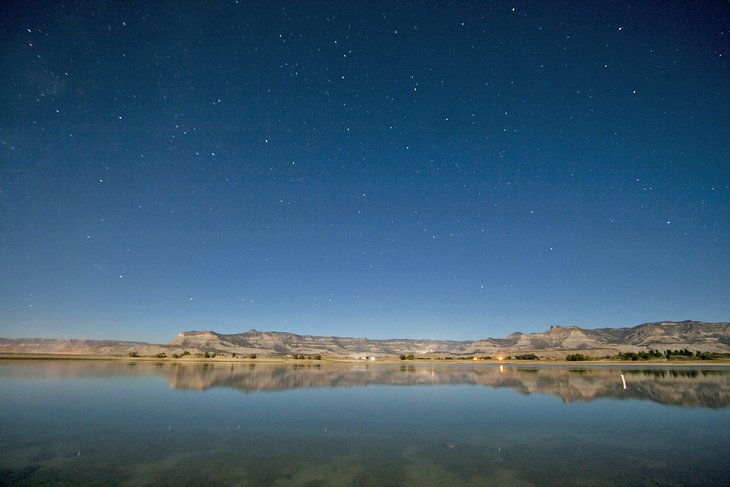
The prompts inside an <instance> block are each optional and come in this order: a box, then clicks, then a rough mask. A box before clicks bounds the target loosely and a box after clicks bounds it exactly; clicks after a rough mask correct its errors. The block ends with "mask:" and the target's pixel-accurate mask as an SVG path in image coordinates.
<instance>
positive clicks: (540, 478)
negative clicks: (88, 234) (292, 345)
mask: <svg viewBox="0 0 730 487" xmlns="http://www.w3.org/2000/svg"><path fill="white" fill-rule="evenodd" d="M621 374H624V376H625V379H626V382H627V388H626V389H623V384H622V380H621V377H620V376H621ZM729 459H730V373H728V372H726V371H724V370H706V369H682V370H676V371H670V370H665V369H656V370H647V369H627V368H624V369H618V368H614V369H607V368H594V369H567V368H562V367H547V368H545V367H543V368H535V367H528V368H525V367H513V366H504V367H503V368H502V371H500V368H499V367H495V366H485V365H475V366H472V365H469V366H463V365H441V366H432V365H427V364H418V365H405V366H401V365H400V364H397V365H370V366H367V367H366V366H362V365H358V366H348V365H342V366H338V365H327V364H322V365H321V366H318V367H315V366H305V367H292V366H276V365H264V364H257V365H256V366H254V367H250V366H249V365H248V364H235V365H233V366H231V364H214V365H205V366H204V365H201V364H182V365H176V366H175V365H172V364H165V365H155V364H149V363H134V364H132V365H128V364H125V363H115V362H83V361H59V362H56V361H23V362H15V361H12V362H11V361H3V362H0V485H4V484H8V485H36V484H39V483H51V484H53V483H64V482H71V483H74V484H81V483H85V482H86V483H89V484H94V485H98V484H99V483H108V484H122V485H160V484H182V485H200V484H202V483H208V484H217V485H274V486H279V485H281V486H285V485H505V484H507V485H626V484H633V485H658V484H661V485H727V484H728V481H729V480H730V473H729V472H730V460H729Z"/></svg>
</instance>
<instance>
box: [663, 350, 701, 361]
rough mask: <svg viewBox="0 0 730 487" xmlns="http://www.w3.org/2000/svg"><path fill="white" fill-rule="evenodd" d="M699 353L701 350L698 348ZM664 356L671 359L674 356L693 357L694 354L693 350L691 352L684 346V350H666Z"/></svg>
mask: <svg viewBox="0 0 730 487" xmlns="http://www.w3.org/2000/svg"><path fill="white" fill-rule="evenodd" d="M697 353H698V354H699V353H700V351H699V350H697ZM664 356H665V357H667V360H669V359H671V358H672V357H676V358H692V357H693V356H694V354H693V353H692V352H690V351H689V350H688V349H686V348H684V349H682V350H664Z"/></svg>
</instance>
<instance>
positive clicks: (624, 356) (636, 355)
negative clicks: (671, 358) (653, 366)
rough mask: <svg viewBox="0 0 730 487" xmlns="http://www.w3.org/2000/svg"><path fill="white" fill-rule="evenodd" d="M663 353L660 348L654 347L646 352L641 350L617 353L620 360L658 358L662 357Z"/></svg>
mask: <svg viewBox="0 0 730 487" xmlns="http://www.w3.org/2000/svg"><path fill="white" fill-rule="evenodd" d="M661 357H662V353H661V352H660V351H659V350H654V349H652V348H650V349H649V351H648V352H644V351H643V350H642V351H641V352H624V353H619V354H617V355H616V358H618V359H619V360H632V361H637V360H652V359H656V358H661Z"/></svg>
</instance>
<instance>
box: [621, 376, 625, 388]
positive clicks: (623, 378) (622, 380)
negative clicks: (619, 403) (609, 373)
mask: <svg viewBox="0 0 730 487" xmlns="http://www.w3.org/2000/svg"><path fill="white" fill-rule="evenodd" d="M621 382H623V383H624V389H626V377H624V374H621Z"/></svg>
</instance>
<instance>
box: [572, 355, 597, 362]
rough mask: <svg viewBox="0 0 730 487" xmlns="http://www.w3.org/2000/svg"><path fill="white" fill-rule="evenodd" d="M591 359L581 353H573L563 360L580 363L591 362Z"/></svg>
mask: <svg viewBox="0 0 730 487" xmlns="http://www.w3.org/2000/svg"><path fill="white" fill-rule="evenodd" d="M592 358H593V357H590V356H588V355H583V354H582V353H573V354H570V355H568V356H567V357H565V360H567V361H569V362H580V361H583V360H591V359H592Z"/></svg>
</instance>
